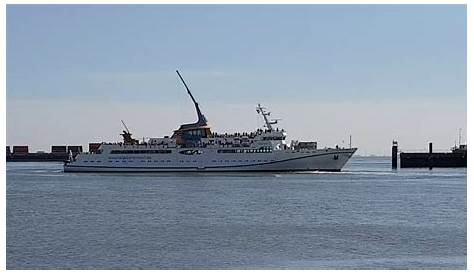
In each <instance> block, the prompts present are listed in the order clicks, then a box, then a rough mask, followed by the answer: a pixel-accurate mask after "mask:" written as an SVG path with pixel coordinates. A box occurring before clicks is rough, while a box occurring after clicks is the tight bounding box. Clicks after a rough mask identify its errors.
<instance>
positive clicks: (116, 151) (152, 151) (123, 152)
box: [110, 148, 272, 155]
mask: <svg viewBox="0 0 474 274" xmlns="http://www.w3.org/2000/svg"><path fill="white" fill-rule="evenodd" d="M271 152H272V149H270V148H261V149H219V150H217V153H271ZM169 153H171V150H167V149H166V150H163V149H161V150H112V151H111V152H110V154H169ZM179 153H181V154H185V155H196V154H201V153H202V151H200V150H183V151H180V152H179Z"/></svg>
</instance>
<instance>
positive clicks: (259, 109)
mask: <svg viewBox="0 0 474 274" xmlns="http://www.w3.org/2000/svg"><path fill="white" fill-rule="evenodd" d="M257 113H259V114H262V116H263V120H265V125H264V126H265V127H266V128H267V129H268V130H269V131H273V127H272V125H276V124H277V123H278V120H281V119H268V117H269V116H270V112H269V111H266V110H265V108H264V107H262V106H261V105H260V104H257Z"/></svg>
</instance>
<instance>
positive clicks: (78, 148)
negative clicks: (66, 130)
mask: <svg viewBox="0 0 474 274" xmlns="http://www.w3.org/2000/svg"><path fill="white" fill-rule="evenodd" d="M69 151H71V152H72V153H73V154H77V153H81V152H82V146H67V153H69Z"/></svg>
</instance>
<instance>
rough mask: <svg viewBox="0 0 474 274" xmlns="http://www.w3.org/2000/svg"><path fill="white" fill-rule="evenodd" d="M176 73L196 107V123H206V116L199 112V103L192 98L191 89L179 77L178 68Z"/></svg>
mask: <svg viewBox="0 0 474 274" xmlns="http://www.w3.org/2000/svg"><path fill="white" fill-rule="evenodd" d="M176 73H177V74H178V76H179V79H181V82H183V84H184V87H185V88H186V90H187V91H188V94H189V96H190V97H191V100H193V103H194V106H195V107H196V112H197V116H198V123H199V124H206V123H207V119H206V117H204V115H203V114H202V113H201V110H200V109H199V105H198V103H197V102H196V100H195V99H194V96H193V94H192V93H191V91H190V90H189V88H188V85H186V82H185V81H184V79H183V77H181V74H179V71H178V70H176Z"/></svg>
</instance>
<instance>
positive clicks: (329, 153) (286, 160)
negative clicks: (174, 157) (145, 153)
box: [70, 151, 355, 171]
mask: <svg viewBox="0 0 474 274" xmlns="http://www.w3.org/2000/svg"><path fill="white" fill-rule="evenodd" d="M354 152H355V151H344V152H328V153H322V154H318V155H308V156H302V157H297V158H291V159H285V160H278V161H274V162H267V163H257V164H248V165H235V166H215V167H204V168H198V167H194V166H192V167H145V166H144V167H133V166H128V167H116V166H76V165H72V166H70V167H71V168H73V167H79V168H83V167H84V168H111V169H121V168H122V169H125V168H129V169H195V170H196V171H207V170H209V169H223V168H236V167H252V166H261V165H269V164H275V163H282V162H288V161H293V160H300V159H305V158H311V157H319V156H325V155H332V154H351V155H352V154H353V153H354ZM304 170H307V169H304ZM313 170H316V169H313ZM240 171H242V170H240Z"/></svg>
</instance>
